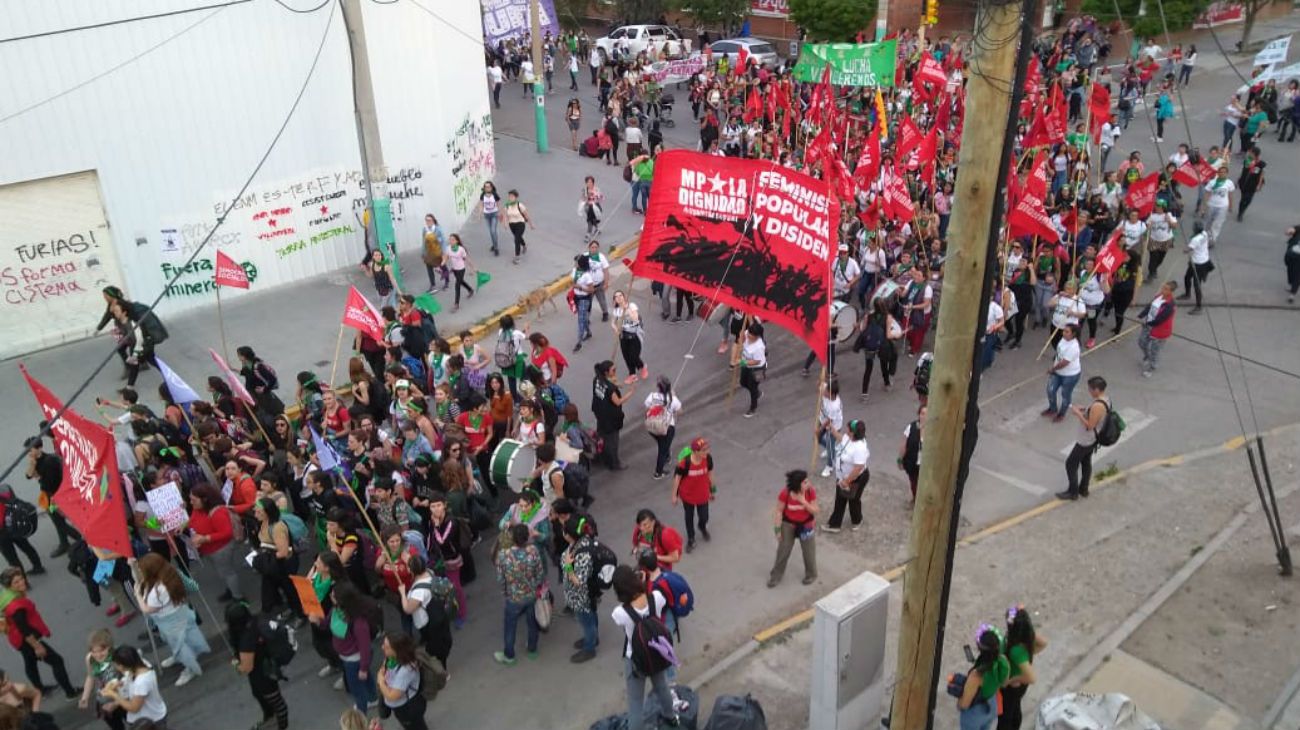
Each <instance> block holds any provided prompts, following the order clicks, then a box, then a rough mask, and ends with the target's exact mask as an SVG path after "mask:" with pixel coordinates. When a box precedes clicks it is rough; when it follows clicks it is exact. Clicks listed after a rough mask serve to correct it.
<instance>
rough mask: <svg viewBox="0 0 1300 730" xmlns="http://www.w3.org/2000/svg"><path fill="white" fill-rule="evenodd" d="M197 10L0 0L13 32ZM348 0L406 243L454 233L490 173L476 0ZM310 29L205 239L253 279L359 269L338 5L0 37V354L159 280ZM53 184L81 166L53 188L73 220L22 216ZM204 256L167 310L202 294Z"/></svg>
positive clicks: (279, 280) (355, 156)
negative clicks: (108, 287) (358, 16)
mask: <svg viewBox="0 0 1300 730" xmlns="http://www.w3.org/2000/svg"><path fill="white" fill-rule="evenodd" d="M285 2H286V3H288V4H290V5H293V6H294V7H298V8H301V9H309V8H310V7H312V6H313V5H314V4H317V0H285ZM202 4H204V3H202V2H200V0H186V2H185V3H183V4H181V3H177V2H175V1H174V0H172V1H169V0H97V2H93V3H90V2H84V1H82V0H9V1H8V2H6V3H4V4H3V5H0V28H4V31H3V33H2V34H3V36H4V37H6V38H11V37H15V36H23V35H28V34H38V33H42V32H47V31H51V30H60V29H65V28H71V27H77V26H83V25H89V24H96V23H103V22H107V21H112V20H118V19H124V18H133V17H137V16H142V15H149V14H153V13H162V12H169V11H175V10H177V9H182V8H185V7H198V6H200V5H202ZM362 5H363V12H364V17H365V26H366V31H367V36H368V40H369V50H370V61H371V69H372V75H373V77H374V86H375V97H376V105H377V112H378V118H379V126H380V132H381V137H382V141H383V150H384V158H385V161H386V163H387V167H388V177H389V180H390V186H389V187H390V195H391V196H392V197H393V198H394V199H395V201H394V217H395V220H396V229H397V234H398V242H399V247H401V248H413V247H417V246H418V245H419V240H418V233H419V228H420V226H421V225H422V218H423V215H424V214H425V213H426V212H433V213H435V214H436V215H438V217H439V218H440V220H441V222H442V223H443V224H444V225H450V226H452V227H455V226H456V225H458V224H459V222H460V220H461V219H463V217H464V216H465V215H466V213H467V212H468V211H470V210H472V206H471V201H472V199H473V198H474V196H473V195H472V191H474V190H476V189H477V188H478V186H479V184H480V182H481V180H483V179H486V178H487V177H489V176H490V175H491V174H492V173H493V171H494V169H495V161H494V154H493V145H492V134H491V117H490V114H489V107H488V103H489V102H488V98H487V94H486V87H485V83H484V75H483V64H482V52H481V36H482V30H481V24H480V18H479V11H478V4H477V3H471V2H447V3H435V4H434V7H435V8H436V12H437V13H438V15H439V16H441V18H442V20H438V19H435V18H434V17H432V16H431V15H429V14H427V13H426V12H424V11H423V10H421V9H420V8H418V7H416V6H415V5H414V4H412V3H395V4H390V5H380V4H377V3H370V2H366V3H363V4H362ZM322 38H324V47H323V50H322V51H321V55H320V60H319V63H318V65H317V68H316V70H315V74H314V76H313V77H312V79H311V82H310V83H309V84H308V86H307V89H306V92H305V93H304V95H303V98H302V101H301V103H300V104H299V106H298V109H297V111H296V113H295V115H294V117H293V119H292V121H291V122H290V123H289V125H288V127H287V128H286V129H285V131H284V135H283V136H282V137H281V139H280V141H279V143H278V145H277V146H276V148H275V150H274V152H272V154H271V155H270V157H269V158H268V159H267V160H266V163H265V165H264V166H263V167H262V169H261V171H260V172H259V173H258V175H257V177H256V179H255V180H254V182H253V184H252V185H251V186H250V187H249V189H248V191H247V192H246V193H245V195H243V196H241V198H240V199H239V201H238V202H237V203H236V204H235V206H234V208H233V210H231V212H230V215H229V217H228V218H227V220H226V221H225V223H224V224H223V225H221V226H220V227H219V228H218V229H217V231H216V234H215V235H214V237H213V239H212V240H213V242H215V243H216V244H217V245H218V246H219V247H220V249H221V250H222V251H223V252H224V253H226V254H228V255H230V256H231V257H232V258H233V259H235V260H236V261H238V262H240V263H241V264H243V265H244V267H245V269H246V270H247V271H248V272H249V274H250V278H252V279H253V285H252V291H257V290H261V289H265V288H267V287H274V286H278V285H282V284H287V283H289V282H293V281H298V280H301V279H303V278H304V277H309V276H313V275H317V274H322V273H325V272H329V271H332V270H334V269H337V268H339V267H342V266H346V265H350V264H353V263H355V262H356V261H358V260H359V258H360V256H361V253H362V251H363V246H364V243H363V237H362V234H361V230H360V226H359V216H358V214H359V211H360V208H361V206H362V205H363V197H362V188H361V184H360V179H361V178H360V173H359V170H360V157H359V153H358V150H357V140H356V128H355V122H354V117H353V107H352V87H351V73H350V60H349V54H348V43H347V36H346V33H345V30H344V25H343V14H342V11H341V10H339V9H338V6H337V3H327V4H326V5H325V6H324V7H323V8H322V9H320V10H318V11H316V12H314V13H307V14H295V13H291V12H289V11H288V10H286V9H284V8H283V7H281V6H280V5H278V4H276V3H274V2H271V1H270V0H255V1H254V2H249V3H245V4H239V5H233V6H230V7H225V8H221V9H217V10H202V11H198V12H193V13H187V14H181V15H174V16H170V17H165V18H158V19H152V20H143V21H137V22H130V23H124V24H120V25H113V26H109V27H104V28H98V29H89V30H80V31H76V32H71V33H63V34H57V35H51V36H46V37H41V38H33V39H27V40H16V41H12V42H9V43H3V44H0V68H4V69H5V73H4V74H0V160H3V164H0V221H4V222H3V223H0V290H3V292H0V326H2V327H3V328H4V331H5V332H6V333H7V334H9V333H13V336H11V337H6V338H5V342H4V343H3V344H0V356H9V355H13V354H17V353H21V352H24V351H28V350H30V349H33V348H36V347H42V346H49V345H53V344H58V343H59V342H63V341H67V340H71V339H76V338H78V337H82V336H85V335H86V334H87V333H88V330H89V329H91V328H93V325H94V323H95V322H96V321H97V314H98V312H99V311H100V310H101V309H102V302H100V301H99V295H98V288H99V287H100V286H102V285H104V284H106V283H113V284H117V285H119V286H122V287H123V288H124V289H125V290H126V291H127V293H128V295H129V296H130V297H131V298H133V299H136V300H142V301H152V300H153V298H154V297H155V296H157V295H158V294H159V293H160V292H162V291H163V288H164V284H165V282H166V281H167V280H169V279H170V278H171V276H170V275H171V274H174V273H175V272H176V271H177V270H178V269H180V268H181V267H182V265H183V263H184V261H185V260H186V258H188V255H189V254H190V253H191V252H193V251H194V250H195V249H196V248H197V247H198V246H199V244H200V242H201V241H202V240H203V239H204V237H205V236H206V235H207V234H208V233H209V232H210V231H211V230H212V229H213V227H214V225H215V223H216V219H217V217H218V216H219V215H220V214H221V213H222V212H223V211H224V210H226V206H227V203H228V201H229V200H230V199H231V198H232V197H233V196H234V194H235V193H236V192H237V190H238V189H239V186H240V185H241V184H242V183H243V181H244V180H245V178H246V177H247V176H248V175H249V174H250V173H251V172H252V170H253V168H254V166H255V165H256V164H257V162H258V160H259V159H260V158H261V156H262V154H263V153H264V151H265V150H266V148H267V146H268V145H269V144H270V142H271V139H272V138H273V137H274V135H275V133H276V131H277V129H278V128H279V126H280V124H281V123H282V121H283V120H284V118H285V116H286V114H287V113H288V111H289V108H290V105H291V104H292V103H293V100H294V97H295V96H296V95H297V93H298V90H299V88H300V86H301V85H302V83H303V80H304V78H306V76H307V73H308V69H309V68H310V66H311V64H312V59H313V57H314V56H315V54H316V51H317V48H318V47H319V46H320V44H321V42H322ZM86 171H93V172H94V178H95V179H97V181H98V188H99V190H98V193H99V195H98V197H99V199H100V201H102V220H101V221H100V222H99V225H100V230H99V231H98V232H97V235H93V236H92V235H91V234H94V233H96V232H95V225H96V223H95V220H94V219H95V216H94V215H89V213H88V212H87V211H86V210H85V208H86V207H88V206H90V207H93V200H89V199H88V198H87V196H86V195H85V194H83V193H84V190H85V180H86V176H84V175H75V174H74V173H83V172H86ZM47 178H59V180H64V179H66V180H74V181H77V183H78V185H79V187H78V188H77V191H76V194H75V195H74V194H73V193H71V192H70V193H68V194H67V195H65V196H64V197H65V198H68V199H69V200H70V201H71V202H70V203H69V205H72V206H75V207H76V210H75V211H73V212H74V213H75V215H68V216H64V215H63V211H61V210H60V205H59V201H60V197H59V196H58V195H49V194H43V195H42V200H45V201H46V203H45V207H44V208H43V209H41V210H40V212H39V213H38V214H34V213H33V212H32V211H31V209H30V208H31V201H32V200H33V196H32V190H35V189H38V188H39V189H40V190H42V191H50V190H54V191H55V192H57V191H59V190H60V189H61V188H60V187H59V180H55V181H50V180H45V182H43V183H33V182H32V181H40V180H43V179H47ZM92 189H93V186H92ZM91 197H93V196H91ZM15 208H22V209H23V211H22V212H23V213H24V215H22V216H16V215H15V213H17V212H19V211H16V210H15ZM73 222H75V227H76V230H73V229H72V228H69V226H70V225H72V224H73ZM105 223H106V225H105ZM81 228H86V230H85V231H82V230H80V229H81ZM65 229H66V230H65ZM92 238H93V243H87V241H90V240H91V239H92ZM213 251H214V247H212V246H209V247H208V248H207V249H205V250H204V252H203V253H202V254H200V256H199V258H198V260H197V261H196V265H194V266H192V267H191V268H190V269H188V270H187V271H186V273H185V274H184V275H183V276H182V277H181V279H180V280H179V281H178V283H177V284H176V285H175V286H173V287H172V288H171V289H170V290H169V291H168V295H167V296H166V298H165V299H164V300H163V302H162V304H160V309H161V311H163V312H164V313H166V312H168V311H177V310H180V309H186V308H191V307H198V306H207V305H211V304H213V303H214V296H215V295H214V293H213V291H212V286H211V277H212V273H211V260H212V256H213ZM241 294H242V292H239V291H237V290H236V291H229V290H227V291H223V292H222V296H223V297H225V296H227V295H229V296H239V295H241ZM74 314H75V315H76V316H72V315H74ZM51 322H54V323H57V324H56V326H49V323H51Z"/></svg>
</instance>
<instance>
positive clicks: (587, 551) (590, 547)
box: [560, 515, 612, 664]
mask: <svg viewBox="0 0 1300 730" xmlns="http://www.w3.org/2000/svg"><path fill="white" fill-rule="evenodd" d="M561 534H562V535H563V536H564V541H565V543H566V545H567V547H566V548H565V550H564V554H563V555H562V556H561V557H560V566H561V570H562V571H563V582H564V602H565V605H567V606H568V607H569V608H571V609H573V615H574V617H575V618H577V619H578V625H579V626H581V627H582V638H581V639H578V640H577V641H575V642H574V643H573V646H574V648H575V649H577V650H578V651H577V652H575V653H574V654H573V655H572V656H570V657H569V661H571V662H573V663H574V664H582V663H583V662H587V661H591V660H592V659H595V658H596V647H597V645H599V644H600V617H599V616H598V615H597V614H596V604H597V602H599V600H600V592H599V590H593V589H592V577H593V575H594V573H595V572H596V569H597V565H596V562H597V561H596V559H595V557H594V554H593V553H594V551H595V548H596V523H595V522H594V521H593V520H592V519H591V518H590V517H587V516H586V515H583V516H576V515H575V516H573V517H570V518H569V519H568V520H567V521H565V523H564V527H563V529H562V530H561ZM606 550H608V548H606ZM611 554H612V553H611Z"/></svg>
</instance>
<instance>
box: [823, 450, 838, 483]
mask: <svg viewBox="0 0 1300 730" xmlns="http://www.w3.org/2000/svg"><path fill="white" fill-rule="evenodd" d="M825 453H826V452H824V451H823V452H822V454H823V455H825ZM833 471H835V470H834V469H832V468H830V467H829V466H827V467H822V478H823V479H825V478H826V477H828V476H830V475H831V472H833Z"/></svg>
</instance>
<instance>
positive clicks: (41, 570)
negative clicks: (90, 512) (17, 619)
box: [27, 297, 1295, 576]
mask: <svg viewBox="0 0 1300 730" xmlns="http://www.w3.org/2000/svg"><path fill="white" fill-rule="evenodd" d="M1291 301H1295V297H1291ZM27 575H29V576H30V575H45V566H44V565H33V566H32V567H31V570H28V571H27Z"/></svg>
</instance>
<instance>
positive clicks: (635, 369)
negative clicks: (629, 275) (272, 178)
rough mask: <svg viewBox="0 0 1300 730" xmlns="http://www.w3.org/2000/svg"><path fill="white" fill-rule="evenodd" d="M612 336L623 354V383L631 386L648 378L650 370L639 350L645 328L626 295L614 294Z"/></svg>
mask: <svg viewBox="0 0 1300 730" xmlns="http://www.w3.org/2000/svg"><path fill="white" fill-rule="evenodd" d="M610 328H611V329H613V330H614V336H615V337H617V338H618V346H619V349H620V350H621V351H622V353H623V362H624V363H625V364H626V365H627V373H628V375H627V378H625V379H624V381H623V382H624V383H627V384H629V385H630V384H632V383H635V382H636V381H637V380H638V379H640V380H645V379H647V378H649V377H650V368H648V367H646V364H645V361H643V360H642V359H641V348H642V347H644V345H645V327H644V326H643V325H642V324H641V310H640V309H638V308H637V306H636V302H632V301H629V300H628V298H627V294H624V293H623V292H621V291H616V292H614V321H613V322H611V323H610Z"/></svg>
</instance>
